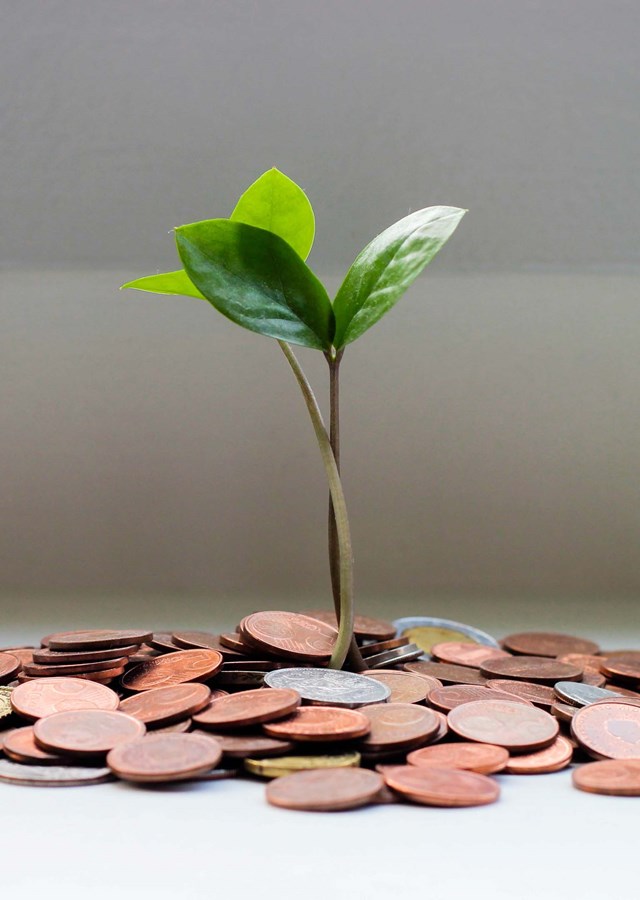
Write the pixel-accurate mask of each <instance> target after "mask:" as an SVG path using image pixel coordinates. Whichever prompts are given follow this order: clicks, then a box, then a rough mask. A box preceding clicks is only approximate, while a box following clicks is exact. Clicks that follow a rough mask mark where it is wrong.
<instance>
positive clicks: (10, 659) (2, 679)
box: [0, 653, 22, 684]
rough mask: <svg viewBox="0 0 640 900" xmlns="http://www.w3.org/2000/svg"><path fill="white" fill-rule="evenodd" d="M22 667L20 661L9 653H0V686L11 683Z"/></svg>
mask: <svg viewBox="0 0 640 900" xmlns="http://www.w3.org/2000/svg"><path fill="white" fill-rule="evenodd" d="M21 667H22V663H21V662H20V660H19V659H18V658H17V657H15V656H13V655H12V654H11V653H0V684H7V682H9V681H13V679H14V677H15V676H16V675H17V674H18V672H19V671H20V669H21Z"/></svg>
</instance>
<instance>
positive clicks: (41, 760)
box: [2, 725, 73, 766]
mask: <svg viewBox="0 0 640 900" xmlns="http://www.w3.org/2000/svg"><path fill="white" fill-rule="evenodd" d="M2 749H3V750H4V752H5V754H6V755H7V756H8V757H9V759H12V760H13V761H14V762H19V763H25V764H26V765H40V766H63V765H64V764H65V763H70V764H71V765H73V762H71V759H70V758H65V757H63V756H60V754H56V753H48V752H47V751H46V750H42V748H40V747H38V745H37V744H36V742H35V738H34V736H33V727H32V726H31V725H28V726H27V727H26V728H15V729H14V730H13V731H10V732H9V733H8V734H6V735H5V737H4V741H3V743H2Z"/></svg>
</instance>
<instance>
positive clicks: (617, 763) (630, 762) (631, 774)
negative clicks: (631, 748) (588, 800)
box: [572, 759, 640, 797]
mask: <svg viewBox="0 0 640 900" xmlns="http://www.w3.org/2000/svg"><path fill="white" fill-rule="evenodd" d="M572 779H573V784H574V786H575V787H577V788H578V789H579V790H581V791H588V792H589V793H590V794H612V795H614V796H616V797H640V759H638V760H636V759H608V760H604V761H603V762H594V763H587V764H586V765H583V766H580V767H579V768H577V769H575V770H574V772H573V774H572Z"/></svg>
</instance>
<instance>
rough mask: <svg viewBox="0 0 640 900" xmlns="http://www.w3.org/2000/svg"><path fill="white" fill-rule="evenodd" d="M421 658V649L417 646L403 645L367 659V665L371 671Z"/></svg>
mask: <svg viewBox="0 0 640 900" xmlns="http://www.w3.org/2000/svg"><path fill="white" fill-rule="evenodd" d="M421 658H422V649H421V648H420V647H418V645H417V644H405V645H404V646H403V647H397V648H396V649H395V650H385V652H384V653H375V654H373V655H372V656H368V657H367V665H368V666H369V668H371V669H384V668H385V666H399V665H400V664H401V663H407V662H413V660H416V659H421Z"/></svg>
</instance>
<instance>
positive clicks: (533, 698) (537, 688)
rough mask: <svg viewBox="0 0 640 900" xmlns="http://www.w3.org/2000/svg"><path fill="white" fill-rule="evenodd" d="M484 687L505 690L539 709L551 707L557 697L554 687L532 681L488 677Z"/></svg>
mask: <svg viewBox="0 0 640 900" xmlns="http://www.w3.org/2000/svg"><path fill="white" fill-rule="evenodd" d="M486 687H488V688H490V689H491V690H495V691H506V692H507V693H508V694H513V695H514V696H516V697H522V699H523V700H529V701H530V702H531V703H533V705H534V706H539V707H540V708H541V709H551V706H552V705H553V704H554V703H555V701H556V699H557V697H556V693H555V691H554V689H553V688H552V687H548V686H547V685H545V684H534V683H533V682H532V681H513V680H512V679H509V678H490V679H489V680H488V681H487V682H486Z"/></svg>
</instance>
